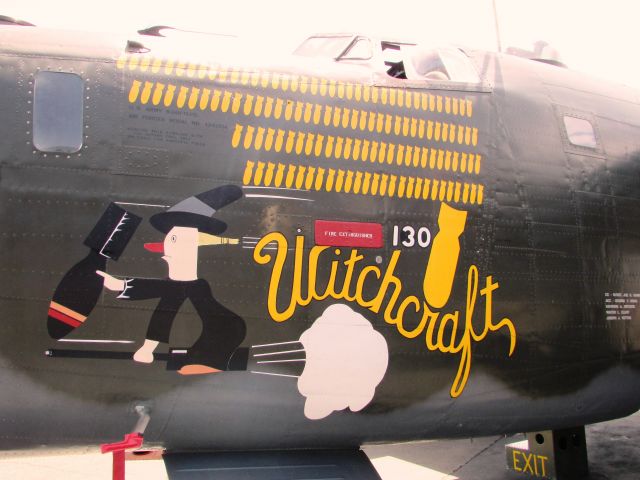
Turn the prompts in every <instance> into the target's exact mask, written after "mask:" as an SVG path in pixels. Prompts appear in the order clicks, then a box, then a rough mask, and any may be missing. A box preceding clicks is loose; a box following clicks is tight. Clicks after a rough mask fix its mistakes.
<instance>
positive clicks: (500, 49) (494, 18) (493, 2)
mask: <svg viewBox="0 0 640 480" xmlns="http://www.w3.org/2000/svg"><path fill="white" fill-rule="evenodd" d="M491 3H492V4H493V21H494V23H495V27H496V42H497V44H498V52H499V53H502V41H501V40H500V25H499V24H498V7H496V0H492V2H491Z"/></svg>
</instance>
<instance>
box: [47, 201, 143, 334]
mask: <svg viewBox="0 0 640 480" xmlns="http://www.w3.org/2000/svg"><path fill="white" fill-rule="evenodd" d="M141 220H142V219H141V218H140V217H138V216H136V215H134V214H132V213H131V212H128V211H126V210H124V209H123V208H121V207H119V206H118V205H116V204H115V203H111V204H109V206H108V207H107V209H106V210H105V211H104V213H103V214H102V216H101V217H100V219H99V220H98V222H97V223H96V225H95V226H94V227H93V230H91V233H89V235H88V236H87V238H86V239H85V241H84V244H85V245H86V246H87V247H89V248H90V250H89V253H88V254H87V256H86V257H85V258H83V259H82V260H80V261H79V262H78V263H76V264H75V265H74V266H73V267H71V269H70V270H69V271H68V272H67V273H66V274H65V276H64V277H63V278H62V280H61V281H60V283H59V284H58V287H57V288H56V290H55V293H54V294H53V299H52V300H51V303H50V304H49V312H48V318H47V329H48V331H49V335H50V336H51V337H52V338H55V339H60V338H63V337H65V336H66V335H68V334H69V333H70V332H72V331H73V330H74V329H76V328H77V327H79V326H80V325H82V324H83V323H84V322H85V320H86V319H87V317H88V316H89V315H90V314H91V312H92V311H93V308H94V307H95V306H96V303H97V302H98V298H100V292H101V291H102V279H101V278H100V277H97V276H96V274H95V272H96V270H104V269H105V267H106V265H107V260H108V259H111V260H118V258H120V255H122V252H124V249H125V248H126V246H127V245H128V243H129V240H131V237H132V236H133V234H134V232H135V231H136V229H137V228H138V225H140V222H141Z"/></svg>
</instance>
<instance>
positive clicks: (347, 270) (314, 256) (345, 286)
mask: <svg viewBox="0 0 640 480" xmlns="http://www.w3.org/2000/svg"><path fill="white" fill-rule="evenodd" d="M272 242H275V243H276V245H277V253H276V254H275V259H274V257H273V255H272V254H271V253H267V252H268V250H267V246H270V247H271V246H272V245H273V243H272ZM270 244H271V245H270ZM288 247H289V244H288V241H287V239H286V237H285V236H284V235H283V234H281V233H279V232H273V233H269V234H268V235H265V236H264V237H262V239H261V240H260V241H259V242H258V244H257V245H256V248H255V250H254V254H253V259H254V261H255V262H256V263H258V264H260V265H267V264H269V263H271V262H272V261H273V267H272V271H271V279H270V282H269V296H268V309H269V314H270V315H271V317H272V318H273V320H275V321H276V322H283V321H285V320H288V319H290V318H291V317H292V316H293V314H294V312H295V310H296V308H297V307H298V306H300V307H304V306H307V305H309V304H310V303H311V302H312V301H320V300H325V299H327V298H333V299H336V300H346V301H349V302H356V303H357V304H358V305H360V306H361V307H363V308H368V309H369V310H370V311H372V312H374V313H376V314H377V313H379V312H380V311H382V310H383V302H384V299H385V297H386V296H387V294H388V293H391V297H390V298H389V301H388V302H387V304H386V305H385V306H384V311H383V315H384V320H385V321H386V322H387V323H389V324H391V325H395V326H396V328H397V329H398V332H400V334H401V335H403V336H404V337H406V338H416V337H418V336H419V335H421V334H423V333H424V336H425V344H426V347H427V348H428V349H429V350H431V351H440V352H442V353H448V354H451V355H458V354H459V355H460V363H459V365H458V371H457V374H456V377H455V380H454V382H453V385H452V386H451V391H450V393H451V396H452V397H458V396H459V395H460V394H461V393H462V391H463V390H464V388H465V386H466V384H467V380H468V378H469V372H470V371H471V346H472V343H473V342H481V341H482V340H484V339H485V338H486V337H487V335H488V334H489V332H495V331H498V330H500V329H502V328H506V329H507V330H508V331H509V336H510V347H509V356H511V354H512V353H513V351H514V349H515V346H516V330H515V327H514V326H513V323H512V322H511V320H509V319H508V318H503V319H502V320H501V321H500V322H498V323H497V324H494V322H493V311H492V310H493V292H494V291H495V290H497V289H498V287H499V285H498V283H497V282H495V283H494V282H493V280H492V278H491V276H488V277H486V279H485V286H484V288H482V289H480V295H481V296H483V297H484V300H485V311H484V327H483V328H482V331H480V332H479V333H478V332H477V331H476V330H475V328H474V326H473V322H472V321H473V314H474V310H475V306H476V302H477V297H478V289H479V278H478V268H477V267H476V266H475V265H471V266H470V267H469V271H468V275H467V301H466V310H465V311H464V312H461V311H460V310H456V311H454V312H440V311H432V310H431V309H430V308H429V306H428V305H427V302H425V301H424V300H421V299H419V298H418V297H416V296H414V295H409V296H406V297H404V298H402V299H401V296H402V290H403V286H402V281H401V280H400V279H399V278H398V277H397V276H396V275H395V268H396V265H397V264H398V260H399V258H400V251H399V250H395V251H394V252H393V253H392V255H391V259H390V261H389V264H388V265H387V267H386V269H385V270H384V271H383V270H382V269H381V268H380V267H378V266H375V265H369V266H366V267H364V268H363V269H362V270H360V272H359V273H358V274H357V275H355V270H356V268H355V267H356V264H357V263H358V262H360V261H361V260H363V259H364V256H363V255H360V254H359V253H358V250H357V249H354V250H351V253H350V256H349V258H348V259H346V260H344V261H342V262H341V261H339V260H332V261H331V262H330V263H331V272H330V277H329V280H328V282H327V284H326V286H323V287H322V288H321V290H322V291H318V288H319V286H318V285H317V283H316V278H317V271H318V264H319V263H320V257H321V255H322V254H323V252H325V251H326V250H328V249H329V248H330V247H324V246H322V247H321V246H314V247H313V248H311V250H310V251H309V254H308V258H307V271H308V279H307V288H306V290H307V291H306V294H305V293H304V292H303V291H302V290H303V287H302V285H303V279H302V277H303V271H304V270H305V269H304V261H305V259H304V254H305V251H304V237H303V236H298V237H296V248H295V252H294V268H293V275H292V278H291V279H283V271H284V268H285V265H286V263H287V257H288V255H289V254H288ZM335 254H336V255H340V250H336V251H335ZM325 256H326V255H325ZM326 260H327V259H324V258H323V259H322V261H323V263H325V262H326ZM339 269H344V274H343V278H344V280H343V281H342V284H341V285H338V284H337V277H338V271H339ZM285 282H290V284H289V285H285ZM374 284H375V287H374ZM365 285H367V286H368V287H369V288H367V291H377V294H376V295H375V296H374V297H372V298H365V294H364V292H365ZM283 286H286V287H289V286H290V289H291V296H290V297H289V299H288V302H284V303H285V304H284V305H279V304H278V293H279V292H281V291H282V290H281V288H282V287H283ZM372 287H373V288H372ZM280 300H283V299H282V298H281V299H280ZM409 312H412V313H415V314H417V315H418V316H419V318H420V320H419V321H418V324H417V326H416V327H415V328H412V329H406V328H405V324H406V323H408V319H406V318H405V316H408V313H409ZM461 317H463V318H462V321H464V331H463V333H462V335H461V336H458V334H459V331H458V324H459V323H460V321H461Z"/></svg>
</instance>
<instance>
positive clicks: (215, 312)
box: [96, 185, 246, 375]
mask: <svg viewBox="0 0 640 480" xmlns="http://www.w3.org/2000/svg"><path fill="white" fill-rule="evenodd" d="M241 197H242V190H241V189H240V187H238V186H235V185H224V186H221V187H217V188H214V189H212V190H208V191H206V192H203V193H201V194H199V195H195V196H192V197H189V198H187V199H186V200H183V201H181V202H180V203H178V204H176V205H174V206H173V207H171V208H169V209H168V210H167V211H165V212H161V213H158V214H155V215H153V216H152V217H151V218H150V219H149V221H150V223H151V225H152V226H153V227H154V228H155V229H156V230H159V231H160V232H162V233H164V234H165V238H164V242H162V243H151V244H145V248H146V249H147V250H150V251H153V252H156V253H161V254H162V255H163V257H162V259H163V260H164V261H166V262H167V266H168V269H169V272H168V273H169V274H168V277H169V278H168V279H149V278H125V279H119V278H116V277H113V276H111V275H109V274H108V273H105V272H103V271H101V270H98V271H97V272H96V273H97V274H98V275H100V276H102V277H104V287H105V288H107V289H109V290H113V291H116V292H120V293H119V295H118V298H119V299H122V300H147V299H152V298H159V299H160V301H159V302H158V305H157V307H156V309H155V310H154V312H153V314H152V315H151V320H150V322H149V327H148V330H147V334H146V337H145V341H144V344H143V345H142V346H141V347H140V348H139V349H138V350H137V351H136V352H135V354H134V356H133V359H134V360H135V361H136V362H142V363H152V362H153V360H154V353H153V352H154V351H155V349H156V347H157V346H158V344H160V343H168V342H169V334H170V332H171V327H172V324H173V321H174V320H175V317H176V315H177V314H178V311H179V310H180V308H181V306H182V304H183V303H184V302H185V301H186V300H187V299H188V300H189V301H190V302H191V303H192V304H193V306H194V307H195V309H196V312H197V313H198V315H199V316H200V319H201V321H202V333H201V335H200V337H199V338H198V339H197V340H196V341H195V343H194V344H193V345H192V346H191V347H190V348H188V349H187V351H186V353H185V354H184V355H180V357H181V358H180V360H179V365H177V366H176V365H175V364H174V366H175V369H176V370H178V372H179V373H181V374H183V375H196V374H206V373H216V372H219V371H223V370H227V367H228V364H229V360H230V358H231V356H232V355H233V353H234V352H235V350H236V349H237V348H238V346H239V345H240V344H241V343H242V341H243V340H244V337H245V334H246V325H245V323H244V320H243V319H242V318H240V317H239V316H238V315H236V314H235V313H233V312H232V311H230V310H229V309H227V308H226V307H224V306H223V305H222V304H220V303H219V302H218V301H217V300H216V299H215V298H214V297H213V294H212V293H211V288H210V286H209V283H208V282H207V281H206V280H204V279H202V278H199V277H198V248H199V247H201V246H204V245H225V244H237V243H238V240H235V239H230V238H225V237H220V236H219V235H220V234H221V233H223V232H224V231H225V230H226V229H227V225H226V223H224V222H223V221H221V220H218V219H216V218H214V217H213V215H214V214H215V212H216V211H217V210H219V209H220V208H222V207H225V206H226V205H229V204H230V203H232V202H235V201H236V200H238V199H239V198H241Z"/></svg>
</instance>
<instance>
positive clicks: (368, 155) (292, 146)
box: [231, 124, 482, 175]
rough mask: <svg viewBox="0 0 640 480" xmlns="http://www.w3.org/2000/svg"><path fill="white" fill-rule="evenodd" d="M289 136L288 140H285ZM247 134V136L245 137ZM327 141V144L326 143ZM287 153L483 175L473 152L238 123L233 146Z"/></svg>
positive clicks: (479, 156)
mask: <svg viewBox="0 0 640 480" xmlns="http://www.w3.org/2000/svg"><path fill="white" fill-rule="evenodd" d="M285 133H286V139H285ZM243 135H244V137H243ZM325 140H326V141H325ZM241 144H242V146H243V147H244V148H245V149H246V150H249V149H252V148H253V149H255V150H258V151H260V150H264V151H266V152H270V151H272V150H273V151H274V152H276V153H281V152H285V153H287V154H291V153H294V152H295V154H296V155H302V153H303V152H304V154H305V155H306V156H311V155H315V156H316V157H323V156H324V157H325V158H327V159H336V160H338V159H341V158H342V159H344V160H349V159H353V160H355V161H358V160H360V161H363V162H366V161H369V162H372V163H373V162H378V163H387V164H389V165H391V164H394V163H395V164H396V165H398V166H400V165H405V166H407V167H411V166H413V167H416V168H418V167H420V168H423V169H425V168H427V167H428V168H430V169H431V170H435V169H437V170H446V171H453V172H458V171H459V172H462V173H475V174H476V175H478V174H480V164H481V161H482V156H481V155H479V154H473V153H469V154H467V153H461V152H452V151H449V150H442V149H437V148H431V149H429V148H427V147H420V146H417V145H415V146H414V145H396V144H393V143H386V142H376V141H369V140H362V139H359V138H356V139H353V138H348V137H347V138H344V137H340V136H335V137H334V136H332V135H327V136H324V135H321V134H313V133H310V132H307V133H305V132H296V131H292V130H288V131H286V132H285V130H281V129H277V130H276V129H273V128H264V127H257V128H256V127H254V126H250V125H249V126H247V127H246V129H245V127H244V126H243V125H239V124H236V126H235V129H234V132H233V134H232V137H231V145H232V147H233V148H238V147H239V146H240V145H241Z"/></svg>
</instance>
